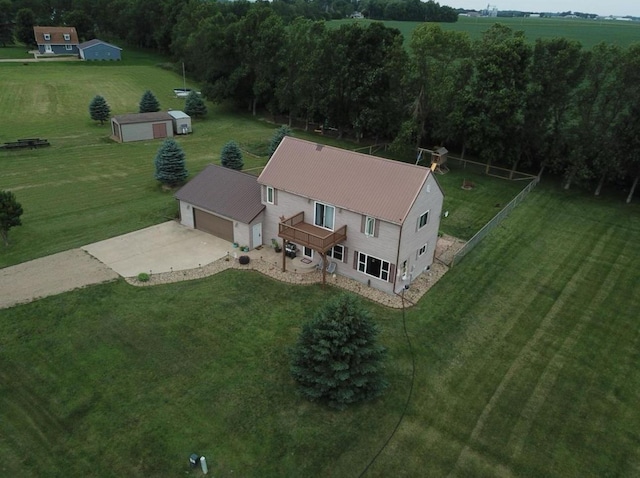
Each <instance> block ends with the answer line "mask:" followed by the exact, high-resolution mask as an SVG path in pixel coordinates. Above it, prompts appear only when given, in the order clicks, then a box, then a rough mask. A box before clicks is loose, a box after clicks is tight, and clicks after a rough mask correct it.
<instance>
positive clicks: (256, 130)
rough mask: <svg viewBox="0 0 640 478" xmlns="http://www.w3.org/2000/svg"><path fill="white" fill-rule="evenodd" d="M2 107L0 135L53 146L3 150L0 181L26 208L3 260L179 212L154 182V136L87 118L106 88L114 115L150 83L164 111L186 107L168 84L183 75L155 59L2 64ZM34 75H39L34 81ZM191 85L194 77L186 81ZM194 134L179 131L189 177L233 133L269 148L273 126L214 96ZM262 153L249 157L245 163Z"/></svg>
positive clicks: (260, 161) (259, 161) (134, 102)
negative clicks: (120, 140)
mask: <svg viewBox="0 0 640 478" xmlns="http://www.w3.org/2000/svg"><path fill="white" fill-rule="evenodd" d="M0 68H2V69H3V70H2V73H3V80H2V84H3V88H5V89H6V91H11V92H12V94H11V95H0V111H3V112H4V113H5V114H7V115H9V116H10V117H11V121H7V122H4V124H3V128H2V129H1V130H0V143H3V142H5V141H15V140H16V139H19V138H26V137H41V138H46V139H48V140H49V141H50V142H51V147H50V148H42V149H38V150H33V151H31V150H24V151H15V150H12V151H2V150H0V163H1V165H2V175H0V189H10V190H12V191H13V192H14V193H15V194H16V197H17V199H18V201H19V202H20V203H21V204H22V206H23V208H24V211H25V212H24V215H23V216H22V222H23V225H22V226H20V227H16V228H14V229H12V230H11V233H10V237H11V240H12V241H13V245H12V246H11V247H10V248H9V249H8V250H7V249H5V250H3V251H2V254H0V267H4V266H6V265H9V264H15V263H18V262H22V261H24V260H28V259H32V258H35V257H40V256H43V255H47V254H51V253H54V252H59V251H62V250H66V249H69V248H73V247H78V246H81V245H84V244H88V243H90V242H94V241H96V240H100V239H104V238H107V237H111V236H115V235H118V234H122V233H124V232H129V231H132V230H135V229H139V228H142V227H145V226H149V225H152V224H156V223H158V222H161V221H163V220H166V219H169V218H173V217H175V215H176V213H177V205H176V201H175V200H174V199H173V193H172V192H163V191H162V190H161V189H160V188H159V187H158V184H157V182H156V181H155V179H154V177H153V174H154V166H153V159H154V157H155V154H156V152H157V150H158V147H159V146H160V142H158V141H143V142H135V143H126V144H117V143H115V142H113V141H111V140H110V139H109V135H110V126H109V125H108V124H105V125H103V126H100V125H99V124H98V123H95V122H93V121H91V120H90V118H89V114H88V106H89V103H90V101H91V99H92V98H93V97H94V96H95V95H96V94H100V95H103V96H104V97H105V98H106V100H107V102H108V103H109V105H110V106H111V110H112V113H113V114H122V113H127V112H135V111H137V108H138V102H139V101H140V98H141V96H142V93H143V92H144V91H145V90H146V89H150V90H152V91H153V92H154V93H155V94H156V96H157V97H158V99H159V101H160V104H161V107H162V108H163V109H169V108H171V109H181V108H182V107H183V106H184V100H180V99H176V98H174V97H173V95H172V89H173V87H175V86H180V85H181V84H182V78H181V77H180V76H179V75H177V74H174V73H172V72H170V71H166V70H163V69H161V68H158V67H156V66H153V65H127V64H125V63H124V62H123V63H118V64H84V63H64V64H63V63H56V64H30V65H29V66H28V67H26V66H23V65H22V64H11V65H9V66H7V65H6V64H5V65H2V66H1V67H0ZM35 78H37V79H38V81H34V79H35ZM187 86H191V87H193V86H194V85H192V84H190V83H187ZM208 106H209V110H210V114H209V117H208V119H206V120H198V121H194V126H193V128H194V134H192V135H189V136H188V137H180V138H178V142H179V143H180V145H181V146H182V147H183V149H184V150H185V153H186V161H187V168H188V170H189V172H190V173H191V175H194V174H196V173H198V172H199V171H200V170H202V169H203V168H204V167H205V165H207V164H209V163H212V162H219V155H220V150H221V149H222V146H223V145H224V143H226V142H227V141H229V140H232V139H233V140H236V141H238V142H239V143H240V144H241V145H242V146H244V147H245V149H248V150H249V151H253V150H257V151H258V152H260V151H259V150H260V149H264V145H266V144H268V142H269V140H270V138H271V136H272V134H273V132H274V131H275V126H274V125H272V124H269V123H267V122H265V121H261V120H259V119H253V118H251V117H242V116H240V115H237V114H233V113H232V112H230V111H227V110H225V108H223V107H216V106H214V105H211V104H209V105H208ZM265 162H266V158H265V157H256V156H253V155H250V154H246V155H245V169H251V168H254V167H256V166H263V165H264V164H265Z"/></svg>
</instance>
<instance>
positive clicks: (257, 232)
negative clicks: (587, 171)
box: [251, 222, 262, 249]
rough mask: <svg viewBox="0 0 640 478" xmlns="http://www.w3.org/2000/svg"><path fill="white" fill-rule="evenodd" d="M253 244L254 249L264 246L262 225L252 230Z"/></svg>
mask: <svg viewBox="0 0 640 478" xmlns="http://www.w3.org/2000/svg"><path fill="white" fill-rule="evenodd" d="M251 244H252V248H253V249H255V248H256V247H258V246H261V245H262V223H261V222H259V223H258V224H254V225H253V227H252V228H251Z"/></svg>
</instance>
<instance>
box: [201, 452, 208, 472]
mask: <svg viewBox="0 0 640 478" xmlns="http://www.w3.org/2000/svg"><path fill="white" fill-rule="evenodd" d="M200 466H201V467H202V473H204V474H205V475H206V474H207V473H209V468H207V459H206V458H205V457H204V456H201V457H200Z"/></svg>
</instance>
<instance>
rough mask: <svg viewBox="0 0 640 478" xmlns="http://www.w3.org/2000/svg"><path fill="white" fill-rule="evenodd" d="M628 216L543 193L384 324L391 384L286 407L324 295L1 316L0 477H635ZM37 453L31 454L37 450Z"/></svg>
mask: <svg viewBox="0 0 640 478" xmlns="http://www.w3.org/2000/svg"><path fill="white" fill-rule="evenodd" d="M639 212H640V210H639V206H638V205H637V204H632V205H631V206H628V207H624V206H622V205H621V204H620V202H619V201H618V200H615V201H613V200H608V199H606V198H601V199H593V198H591V197H587V196H584V195H582V194H580V193H577V192H573V191H570V192H564V191H561V190H559V189H558V188H557V187H556V185H554V184H549V183H545V182H543V183H542V184H540V185H539V186H538V187H537V188H536V189H535V190H534V191H533V192H532V193H531V194H530V196H529V197H528V199H527V200H526V201H525V202H524V203H523V204H521V205H520V206H519V207H518V208H517V209H516V210H515V211H513V212H512V214H511V216H510V217H509V218H508V219H507V220H506V221H505V222H503V223H502V225H501V226H500V227H498V228H497V229H496V230H495V231H494V232H493V233H492V234H491V235H490V236H489V237H488V238H487V239H486V240H485V241H484V242H483V243H482V244H480V245H479V246H478V247H477V248H476V249H475V250H474V251H473V252H472V253H470V254H469V255H468V256H467V257H466V258H465V260H464V261H463V262H461V263H460V265H458V266H456V267H455V268H454V269H452V270H451V271H450V272H449V273H448V274H447V275H445V277H444V278H443V279H442V280H441V281H440V282H439V283H438V284H437V285H436V286H435V287H434V288H433V289H432V290H431V291H430V292H429V293H428V294H427V295H426V296H425V297H424V298H423V300H421V301H420V302H419V303H418V304H417V306H415V307H412V308H410V309H408V310H407V313H406V329H407V332H408V334H409V337H410V340H411V344H412V347H413V348H412V350H413V353H415V381H414V383H413V391H412V395H411V401H410V403H409V406H408V409H407V413H406V415H405V416H404V419H403V421H402V423H401V425H400V427H399V428H398V431H397V433H396V434H395V436H394V437H393V439H392V440H391V441H390V442H389V444H388V446H387V447H386V448H385V449H384V450H383V451H382V452H381V453H380V455H379V457H378V458H377V460H375V462H373V463H371V460H372V459H373V457H374V456H375V455H376V454H377V453H378V451H379V450H380V447H381V446H382V445H383V444H384V443H385V441H386V440H387V438H388V437H389V435H390V434H391V432H392V430H393V429H394V427H395V425H396V423H397V421H398V419H399V418H400V416H401V414H402V412H403V408H404V405H405V402H406V399H407V396H408V393H409V390H410V388H411V377H412V355H411V349H410V348H409V345H408V344H407V342H406V339H405V337H404V333H403V321H402V313H401V312H400V311H391V310H387V309H385V308H382V307H379V306H376V305H374V304H367V305H368V307H369V308H370V309H371V311H372V312H373V314H374V318H375V320H376V322H377V323H378V324H379V325H380V327H381V334H380V337H379V340H380V342H381V343H382V344H383V345H385V346H386V347H387V348H388V350H389V356H388V363H387V367H386V375H387V378H388V380H389V382H390V387H389V389H388V390H387V392H386V393H385V394H384V395H383V397H382V398H381V399H379V400H377V401H375V402H373V403H369V404H365V405H362V406H357V407H353V408H351V409H348V410H347V411H344V412H335V411H329V410H327V409H324V408H322V407H318V406H315V405H313V404H310V403H307V402H305V401H302V400H300V399H298V398H297V397H296V395H295V393H294V387H293V383H292V382H291V380H290V378H289V376H288V365H287V364H288V359H287V355H286V350H287V347H288V346H289V345H291V344H292V343H293V342H294V340H295V338H296V336H297V333H298V332H299V328H300V324H301V323H302V321H303V320H304V319H306V318H308V317H309V316H310V314H312V312H313V311H314V310H315V309H316V308H317V307H318V306H319V305H320V304H321V303H322V302H323V301H324V300H325V299H326V297H327V295H331V294H335V293H336V291H334V290H333V289H331V288H329V289H327V290H324V291H323V290H322V289H321V288H320V287H316V286H312V287H297V286H291V285H285V284H282V283H278V282H275V281H273V280H271V279H269V278H266V277H263V276H261V275H259V274H256V273H251V272H243V271H227V272H225V273H222V274H220V275H218V276H213V277H210V278H207V279H203V280H198V281H192V282H184V283H177V284H172V285H165V286H156V287H149V288H135V287H132V286H129V285H128V284H126V283H125V282H124V281H118V282H114V283H110V284H105V285H100V286H95V287H90V288H87V289H82V290H78V291H74V292H70V293H67V294H62V295H59V296H55V297H50V298H46V299H42V300H39V301H37V302H34V303H31V304H27V305H22V306H18V307H14V308H12V309H5V310H0V337H1V339H0V341H1V342H0V344H1V347H0V401H1V402H2V406H0V471H1V473H0V474H3V475H5V476H23V477H30V476H34V477H35V476H62V475H64V476H155V477H163V476H167V477H169V476H177V475H184V476H195V475H197V474H198V473H199V471H198V472H193V473H190V472H189V469H188V461H187V459H188V456H189V455H190V454H191V453H193V452H197V453H200V454H203V455H205V456H206V457H207V461H208V463H209V470H210V473H211V474H212V475H213V476H221V477H225V476H227V477H228V476H243V477H252V476H255V477H264V476H273V477H276V476H310V477H313V476H318V477H320V476H335V477H343V476H344V477H347V476H349V477H350V476H357V475H359V473H360V472H361V471H363V470H364V469H365V468H366V467H367V466H369V465H370V466H369V468H368V472H367V474H366V475H365V476H376V477H387V476H398V475H402V476H433V477H441V476H474V477H494V476H507V477H508V476H513V477H515V476H518V477H520V476H525V477H526V476H531V477H538V476H547V477H569V476H571V477H573V476H575V477H588V476H593V477H596V476H598V477H599V476H637V475H638V474H640V448H639V447H638V443H639V442H640V410H639V409H638V407H637V402H638V396H639V395H640V371H639V370H638V368H637V363H638V359H639V358H640V357H639V355H638V354H639V350H640V328H639V326H638V322H637V310H638V309H639V308H640V272H638V271H639V270H640V241H639V240H638V239H639V238H640V215H639ZM34 450H37V453H34Z"/></svg>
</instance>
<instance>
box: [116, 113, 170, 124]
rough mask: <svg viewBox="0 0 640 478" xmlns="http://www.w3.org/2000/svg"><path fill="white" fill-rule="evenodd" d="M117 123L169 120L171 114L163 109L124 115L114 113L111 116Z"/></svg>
mask: <svg viewBox="0 0 640 478" xmlns="http://www.w3.org/2000/svg"><path fill="white" fill-rule="evenodd" d="M113 119H114V120H116V122H118V123H119V124H134V123H149V122H151V121H167V120H169V121H170V120H171V116H170V115H169V114H168V113H165V112H164V111H157V112H155V113H130V114H126V115H115V116H114V117H113Z"/></svg>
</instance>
